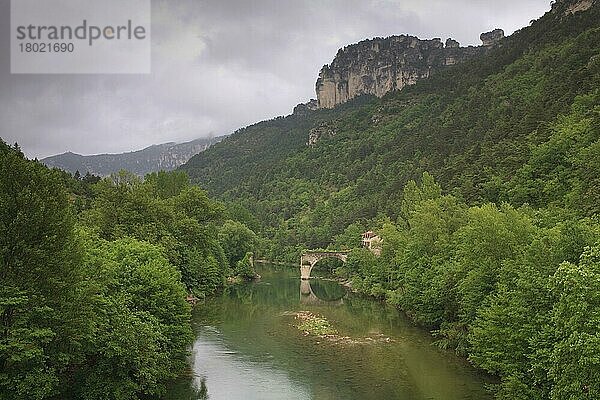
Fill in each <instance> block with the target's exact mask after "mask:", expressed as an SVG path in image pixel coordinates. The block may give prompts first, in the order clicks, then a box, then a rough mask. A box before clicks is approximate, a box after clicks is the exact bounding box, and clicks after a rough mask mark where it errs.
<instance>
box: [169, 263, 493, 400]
mask: <svg viewBox="0 0 600 400" xmlns="http://www.w3.org/2000/svg"><path fill="white" fill-rule="evenodd" d="M258 272H259V273H260V275H261V276H262V279H261V280H260V281H259V282H252V283H248V284H244V285H238V286H234V287H230V288H228V289H227V290H226V292H225V293H224V294H223V295H221V296H218V297H214V298H210V299H206V301H205V303H203V304H199V305H198V306H197V307H196V308H195V310H194V314H193V323H194V329H195V333H196V341H195V342H194V346H193V355H192V357H191V373H190V375H191V376H190V377H188V378H186V379H183V380H181V381H180V382H178V383H177V384H176V385H174V386H173V387H172V388H171V389H170V390H169V393H168V395H167V399H168V400H175V399H176V400H188V399H194V400H200V399H211V400H238V399H239V400H271V399H273V400H275V399H277V400H296V399H298V400H300V399H302V400H304V399H306V400H310V399H313V400H333V399H335V400H338V399H343V400H354V399H357V400H358V399H360V400H371V399H373V400H386V399H390V400H392V399H399V400H413V399H414V400H425V399H428V400H430V399H431V400H438V399H439V400H458V399H488V398H490V397H489V396H488V395H487V394H486V391H485V387H484V386H485V383H486V380H485V379H484V378H483V377H482V376H481V375H480V374H478V373H477V372H476V371H475V370H473V369H472V368H471V367H470V366H469V365H468V364H467V363H466V362H465V361H464V360H462V359H460V358H458V357H455V356H454V355H453V354H451V353H448V352H442V351H440V350H439V349H437V348H436V347H435V346H433V345H432V339H431V337H430V335H429V334H428V333H427V332H424V331H423V330H421V329H418V328H416V327H414V326H413V325H412V324H411V322H410V321H409V320H407V318H406V317H405V316H403V315H402V313H399V312H398V311H397V310H396V309H394V308H393V307H389V306H386V305H383V304H381V303H380V302H377V301H374V300H372V299H369V298H365V297H362V296H359V295H356V294H353V293H348V292H347V291H346V290H345V289H344V288H343V287H342V286H340V285H339V284H338V283H336V282H332V281H327V280H321V279H311V280H310V281H306V282H301V281H300V279H299V271H296V270H294V269H293V268H292V267H275V266H265V267H262V268H261V269H260V270H259V271H258ZM300 311H309V312H311V313H313V314H315V315H320V316H323V317H325V318H326V319H327V320H328V321H330V323H331V325H332V326H333V327H334V328H335V329H336V330H337V331H338V335H337V336H338V337H334V338H320V337H317V336H313V335H306V334H304V333H303V332H302V331H300V330H299V329H298V328H297V325H298V320H297V319H296V318H295V315H296V313H298V312H300Z"/></svg>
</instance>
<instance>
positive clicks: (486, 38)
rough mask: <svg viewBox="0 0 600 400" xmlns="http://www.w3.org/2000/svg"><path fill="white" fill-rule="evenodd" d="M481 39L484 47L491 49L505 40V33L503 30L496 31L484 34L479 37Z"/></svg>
mask: <svg viewBox="0 0 600 400" xmlns="http://www.w3.org/2000/svg"><path fill="white" fill-rule="evenodd" d="M479 39H481V41H482V42H483V45H484V46H486V47H490V46H493V45H495V44H497V43H498V42H499V41H500V40H502V39H504V31H503V30H502V29H494V30H493V31H491V32H484V33H482V34H481V36H479Z"/></svg>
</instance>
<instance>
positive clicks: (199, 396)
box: [192, 377, 208, 400]
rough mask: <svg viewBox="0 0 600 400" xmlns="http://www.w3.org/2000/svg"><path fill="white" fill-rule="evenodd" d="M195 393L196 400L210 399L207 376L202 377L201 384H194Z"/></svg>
mask: <svg viewBox="0 0 600 400" xmlns="http://www.w3.org/2000/svg"><path fill="white" fill-rule="evenodd" d="M192 390H193V393H194V397H193V399H194V400H208V386H206V378H205V377H203V378H202V379H200V384H199V385H194V387H193V388H192Z"/></svg>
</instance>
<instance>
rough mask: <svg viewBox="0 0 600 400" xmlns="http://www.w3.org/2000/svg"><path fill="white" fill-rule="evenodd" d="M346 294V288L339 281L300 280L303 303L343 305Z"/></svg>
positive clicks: (301, 301)
mask: <svg viewBox="0 0 600 400" xmlns="http://www.w3.org/2000/svg"><path fill="white" fill-rule="evenodd" d="M311 282H312V284H311ZM313 286H314V288H313ZM345 296H346V290H345V289H344V288H343V287H342V286H341V285H339V284H338V283H337V282H328V281H315V280H304V279H301V280H300V303H301V304H307V305H313V306H318V305H327V306H341V305H342V304H344V297H345Z"/></svg>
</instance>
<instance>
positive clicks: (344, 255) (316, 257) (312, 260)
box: [300, 250, 350, 279]
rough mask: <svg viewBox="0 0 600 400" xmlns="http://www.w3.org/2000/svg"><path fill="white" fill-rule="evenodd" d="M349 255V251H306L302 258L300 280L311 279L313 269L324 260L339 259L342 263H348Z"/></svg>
mask: <svg viewBox="0 0 600 400" xmlns="http://www.w3.org/2000/svg"><path fill="white" fill-rule="evenodd" d="M349 253H350V252H349V251H312V250H311V251H305V252H304V253H302V256H301V257H300V278H301V279H310V273H311V271H312V269H313V267H314V266H315V264H316V263H318V262H319V261H321V260H322V259H324V258H337V259H338V260H341V261H342V262H346V260H347V259H348V254H349Z"/></svg>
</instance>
